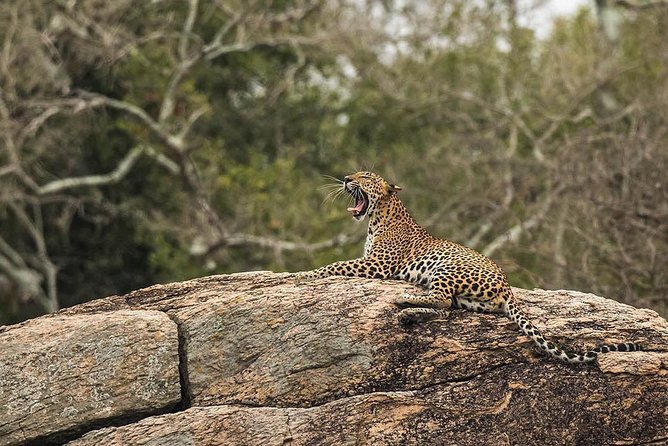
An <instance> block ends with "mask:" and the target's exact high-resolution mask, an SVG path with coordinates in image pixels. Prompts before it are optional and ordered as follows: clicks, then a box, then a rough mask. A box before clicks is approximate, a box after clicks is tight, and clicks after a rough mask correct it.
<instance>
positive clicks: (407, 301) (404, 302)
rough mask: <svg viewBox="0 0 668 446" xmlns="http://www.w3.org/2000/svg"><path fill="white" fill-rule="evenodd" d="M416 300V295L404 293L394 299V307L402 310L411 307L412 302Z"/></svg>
mask: <svg viewBox="0 0 668 446" xmlns="http://www.w3.org/2000/svg"><path fill="white" fill-rule="evenodd" d="M413 299H415V295H413V294H410V293H403V294H402V295H401V296H399V297H397V298H396V299H394V305H396V306H398V307H400V308H406V307H410V306H411V305H412V303H411V301H412V300H413Z"/></svg>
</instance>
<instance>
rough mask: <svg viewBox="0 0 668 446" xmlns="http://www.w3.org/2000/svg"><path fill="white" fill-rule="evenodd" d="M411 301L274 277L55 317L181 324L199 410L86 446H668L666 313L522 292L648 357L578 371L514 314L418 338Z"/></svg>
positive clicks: (595, 334) (381, 288)
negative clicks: (404, 314) (666, 442)
mask: <svg viewBox="0 0 668 446" xmlns="http://www.w3.org/2000/svg"><path fill="white" fill-rule="evenodd" d="M403 292H413V293H415V292H419V290H417V289H416V288H414V287H413V286H412V285H410V284H407V283H404V282H398V281H376V280H364V279H351V278H342V277H334V278H328V279H322V280H317V281H313V282H307V283H303V284H299V285H297V284H295V283H294V280H293V278H292V276H291V275H290V274H274V273H268V272H259V273H243V274H233V275H227V276H212V277H207V278H202V279H195V280H191V281H187V282H181V283H173V284H168V285H156V286H153V287H150V288H146V289H144V290H138V291H135V292H132V293H130V294H128V295H125V296H112V297H110V298H106V299H100V300H97V301H93V302H89V303H87V304H85V305H81V306H78V307H74V308H70V309H67V310H64V311H62V312H60V313H59V314H58V315H57V316H56V318H55V319H57V318H65V317H82V316H84V315H88V314H90V315H96V316H97V315H99V314H100V313H102V314H106V315H114V314H118V313H123V314H126V315H128V314H135V313H138V314H141V313H146V312H164V313H166V314H167V315H169V318H171V320H173V321H175V322H176V323H177V324H178V329H179V343H180V352H181V361H180V371H181V384H182V391H181V393H182V395H183V400H182V402H181V406H179V408H180V409H186V408H187V410H181V411H179V412H177V413H172V414H165V415H158V416H153V417H149V418H145V419H143V420H141V421H139V422H136V423H129V422H128V421H127V420H124V419H122V418H121V419H116V420H113V419H112V420H111V421H110V422H109V424H114V425H120V424H126V425H124V426H120V427H108V428H104V429H100V430H97V431H93V432H90V433H88V434H86V435H84V436H83V437H81V438H79V439H77V440H73V441H72V443H71V444H72V445H85V444H130V445H131V444H147V443H148V444H154V445H162V444H164V445H167V444H169V445H180V444H184V445H185V444H200V443H205V444H239V445H241V444H294V445H310V444H337V445H338V444H374V445H376V444H421V445H422V444H424V445H428V444H460V445H464V444H471V445H473V444H476V445H478V444H479V445H487V444H489V445H492V444H522V445H524V444H541V445H551V444H555V445H557V444H559V445H561V444H608V443H609V444H615V442H617V444H630V443H633V442H636V443H638V442H651V441H656V440H657V439H660V438H668V419H667V418H668V417H666V416H665V415H666V413H668V380H667V379H666V375H667V374H668V362H667V361H666V355H668V349H667V348H666V345H668V342H667V341H668V322H666V321H665V320H664V319H662V318H660V317H659V316H658V314H656V313H655V312H653V311H650V310H639V309H635V308H633V307H630V306H627V305H623V304H619V303H617V302H614V301H611V300H608V299H604V298H602V297H598V296H595V295H592V294H585V293H579V292H573V291H544V290H533V291H527V290H520V289H515V290H514V292H515V294H516V296H517V298H518V301H519V302H521V303H522V304H523V306H524V307H525V310H526V313H527V315H529V316H530V317H531V318H532V319H533V321H534V322H535V324H536V325H537V326H538V327H540V328H541V329H542V330H543V332H544V334H545V335H546V336H547V337H549V338H550V340H552V341H555V342H558V343H560V344H563V345H564V346H566V347H569V348H577V349H579V350H581V349H583V348H585V347H587V348H589V347H594V346H596V345H598V344H601V343H604V342H605V343H607V342H638V343H640V344H642V346H643V347H644V348H645V351H642V352H633V353H608V354H604V355H600V357H599V362H598V364H594V365H575V366H574V365H567V364H563V363H561V362H558V361H556V360H554V359H552V358H548V357H545V356H542V354H541V353H540V352H539V351H538V350H537V349H536V348H535V346H534V345H533V344H532V343H531V341H530V340H529V339H528V338H527V337H525V336H523V335H521V334H520V333H519V331H518V329H517V327H515V326H514V325H513V324H512V323H511V322H510V321H508V320H507V319H506V318H504V317H502V316H499V315H489V314H477V313H472V312H466V311H459V310H457V311H453V313H452V315H451V317H450V318H449V319H447V320H445V321H434V322H430V323H427V324H423V325H418V326H413V327H409V328H404V327H402V326H401V325H400V324H399V323H398V321H397V309H396V308H395V307H394V305H392V301H393V299H394V298H395V296H398V295H399V294H401V293H403ZM126 317H127V316H126ZM38 320H39V319H38ZM43 320H45V321H48V320H49V318H43ZM10 330H11V328H10ZM1 332H2V329H0V333H1ZM0 336H2V334H0ZM599 365H600V367H599ZM162 407H164V406H162ZM138 417H139V416H138ZM80 426H81V430H82V431H83V430H90V429H91V426H90V425H88V427H86V423H85V422H82V424H81V425H80Z"/></svg>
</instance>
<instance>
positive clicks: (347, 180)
mask: <svg viewBox="0 0 668 446" xmlns="http://www.w3.org/2000/svg"><path fill="white" fill-rule="evenodd" d="M352 180H353V179H352V178H350V177H343V184H348V183H350V182H351V181H352Z"/></svg>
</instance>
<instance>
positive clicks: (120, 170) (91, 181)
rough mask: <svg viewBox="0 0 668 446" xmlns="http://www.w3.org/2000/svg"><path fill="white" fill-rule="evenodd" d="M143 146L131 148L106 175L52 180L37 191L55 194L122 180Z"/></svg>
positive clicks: (139, 154)
mask: <svg viewBox="0 0 668 446" xmlns="http://www.w3.org/2000/svg"><path fill="white" fill-rule="evenodd" d="M144 150H145V148H144V147H143V146H138V147H135V148H134V149H132V150H130V151H129V152H128V154H127V155H125V158H123V159H122V160H121V161H120V162H119V163H118V166H116V169H114V170H113V171H111V172H109V173H108V174H105V175H89V176H85V177H75V178H63V179H61V180H55V181H52V182H50V183H48V184H46V185H44V186H42V187H40V188H39V190H38V191H37V193H38V194H39V195H46V194H53V193H56V192H61V191H63V190H65V189H72V188H76V187H84V186H103V185H108V184H114V183H118V182H119V181H121V180H122V179H123V178H125V176H126V175H127V174H128V173H129V172H130V170H131V169H132V167H133V166H134V164H135V163H136V162H137V159H139V157H140V156H141V155H142V153H144Z"/></svg>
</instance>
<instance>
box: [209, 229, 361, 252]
mask: <svg viewBox="0 0 668 446" xmlns="http://www.w3.org/2000/svg"><path fill="white" fill-rule="evenodd" d="M364 236H365V234H364V233H360V234H339V235H337V236H335V237H332V238H330V239H327V240H323V241H321V242H316V243H304V242H292V241H287V240H280V239H276V238H273V237H266V236H258V235H252V234H244V233H240V232H236V233H233V234H229V235H228V236H226V237H225V238H224V239H221V240H218V241H217V242H215V243H213V244H211V245H210V246H209V247H208V248H206V249H205V250H204V251H203V252H202V256H208V255H211V254H212V253H214V252H215V251H217V250H219V249H223V248H228V247H239V246H257V247H260V248H263V249H271V250H275V251H278V252H282V251H305V252H315V251H321V250H323V249H329V248H334V247H337V246H343V245H348V244H350V243H355V242H358V241H360V240H362V238H363V237H364Z"/></svg>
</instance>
